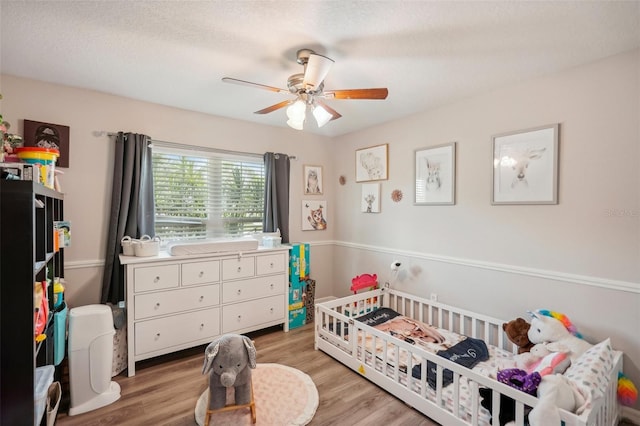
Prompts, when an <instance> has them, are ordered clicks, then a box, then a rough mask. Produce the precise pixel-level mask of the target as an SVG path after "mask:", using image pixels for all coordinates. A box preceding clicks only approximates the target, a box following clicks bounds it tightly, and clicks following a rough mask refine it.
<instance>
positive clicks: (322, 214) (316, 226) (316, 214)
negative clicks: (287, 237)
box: [302, 200, 327, 231]
mask: <svg viewBox="0 0 640 426" xmlns="http://www.w3.org/2000/svg"><path fill="white" fill-rule="evenodd" d="M326 217H327V202H326V201H316V200H302V230H303V231H323V230H325V229H327V219H326Z"/></svg>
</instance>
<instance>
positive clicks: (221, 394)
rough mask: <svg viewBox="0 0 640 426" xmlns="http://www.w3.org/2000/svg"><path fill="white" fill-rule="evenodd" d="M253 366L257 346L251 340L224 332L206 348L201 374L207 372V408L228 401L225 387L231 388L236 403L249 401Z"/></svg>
mask: <svg viewBox="0 0 640 426" xmlns="http://www.w3.org/2000/svg"><path fill="white" fill-rule="evenodd" d="M252 368H256V348H255V346H254V345H253V342H252V341H251V339H249V338H248V337H246V336H241V335H239V334H225V335H223V336H221V337H219V338H218V339H216V340H214V341H213V342H211V343H210V344H209V346H207V349H205V357H204V367H203V369H202V374H206V373H207V372H209V371H210V373H209V407H208V408H209V410H217V409H220V408H223V407H225V405H226V404H227V388H231V387H232V388H234V391H235V404H236V405H242V404H249V403H250V402H251V369H252Z"/></svg>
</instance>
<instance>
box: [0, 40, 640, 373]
mask: <svg viewBox="0 0 640 426" xmlns="http://www.w3.org/2000/svg"><path fill="white" fill-rule="evenodd" d="M639 63H640V52H638V51H635V52H632V53H628V54H623V55H618V56H615V57H612V58H609V59H606V60H603V61H600V62H598V63H594V64H590V65H587V66H583V67H579V68H576V69H572V70H569V71H566V72H563V73H560V74H555V75H551V76H548V77H546V78H541V79H537V80H535V81H530V82H524V83H522V84H518V85H515V86H512V87H507V88H503V89H501V90H498V91H495V92H492V93H487V94H484V95H481V96H476V97H474V98H470V99H464V100H460V101H458V102H456V103H452V104H450V105H447V106H443V107H442V108H439V109H435V110H430V111H426V112H424V113H422V114H418V115H415V116H412V117H408V118H406V119H403V120H398V121H395V122H391V123H386V124H382V125H380V126H377V127H375V128H371V129H368V130H365V131H362V132H358V133H354V134H350V135H347V136H343V137H339V138H335V139H333V140H331V139H327V138H323V137H319V136H314V135H310V134H307V133H303V132H297V131H294V130H289V129H280V128H272V127H266V126H260V125H257V124H250V123H246V122H241V121H235V120H229V119H224V118H220V117H212V116H208V115H203V114H198V113H193V112H188V111H183V110H178V109H174V108H168V107H163V106H158V105H152V104H148V103H143V102H138V101H133V100H129V99H124V98H120V97H115V96H110V95H106V94H101V93H96V92H91V91H86V90H80V89H73V88H68V87H62V86H56V85H51V84H45V83H40V82H36V81H32V80H26V79H22V78H16V77H12V76H2V80H1V81H0V82H1V85H2V86H1V87H0V90H1V91H2V93H3V95H4V99H3V100H2V104H1V107H2V113H3V115H4V117H5V119H6V120H8V121H9V122H11V123H13V124H14V125H17V129H19V130H21V129H22V120H23V119H32V120H37V121H45V122H51V123H58V124H66V125H69V126H70V127H71V167H70V168H69V169H66V170H65V172H66V174H65V175H64V177H63V179H62V181H63V185H64V192H65V193H66V195H65V215H66V217H67V218H68V219H70V220H71V221H72V223H73V245H72V247H71V248H70V249H68V250H67V251H66V254H65V255H66V259H65V260H66V264H67V267H66V276H67V281H68V282H69V288H68V294H67V297H68V299H69V300H70V302H71V304H72V305H73V304H76V305H82V304H86V303H96V302H97V301H98V300H99V294H100V285H101V277H102V261H103V257H104V238H105V235H106V232H107V230H106V226H107V222H106V214H107V211H108V206H109V202H110V200H109V198H110V190H111V184H110V179H111V178H110V174H111V169H112V167H113V164H112V156H113V144H112V143H111V142H109V140H108V138H107V137H99V138H96V137H94V136H93V135H92V133H93V132H94V131H96V130H106V131H118V130H123V131H133V132H139V133H146V134H149V135H151V136H152V137H153V138H156V139H160V140H167V141H174V142H182V143H190V144H197V145H209V146H214V147H217V148H223V149H231V150H238V151H246V152H257V153H262V152H265V151H277V152H286V153H288V154H290V155H296V156H297V157H298V159H297V160H295V161H293V162H292V181H291V194H292V195H291V209H290V210H291V212H290V213H291V222H290V228H291V240H292V241H309V242H311V243H312V246H311V262H312V264H311V270H312V276H313V277H314V278H315V279H316V282H317V286H318V287H317V289H316V297H318V298H319V297H325V296H329V295H336V296H340V295H345V294H347V293H348V286H349V283H350V280H351V278H353V277H354V276H356V275H358V274H361V273H365V272H367V273H378V274H379V276H380V278H381V280H383V281H384V280H386V279H388V278H389V276H388V274H389V264H390V263H391V261H392V260H394V259H400V260H401V261H402V262H403V269H402V271H401V273H400V275H399V279H398V282H397V283H396V285H397V286H399V287H400V288H402V289H406V290H410V291H412V292H415V293H418V294H422V295H425V296H428V295H429V294H430V293H437V294H438V296H439V298H440V300H442V301H444V302H447V303H451V304H456V305H460V306H462V307H465V308H469V309H473V310H476V311H481V312H485V313H487V314H490V315H493V316H496V317H502V318H505V319H511V318H515V317H517V316H523V315H525V311H526V310H528V309H535V308H548V309H553V310H557V311H561V312H564V313H566V314H567V315H569V316H570V317H571V319H572V320H573V321H574V322H575V323H576V324H577V326H578V327H579V329H580V330H581V331H582V332H583V333H584V334H585V335H586V336H587V337H589V338H590V339H591V340H592V341H596V340H598V341H599V340H602V339H604V338H606V337H612V340H613V342H614V345H615V346H616V347H618V348H619V349H621V350H624V351H625V352H626V354H627V355H626V356H625V371H626V373H627V374H628V375H629V376H630V377H631V378H632V379H633V380H634V381H635V383H636V384H640V361H638V360H640V339H639V338H638V333H637V330H638V329H640V172H639V169H640V168H639V167H638V165H639V164H640V162H639V160H640V150H639V141H640V107H639V105H638V103H639V99H640V87H639V78H640V66H639ZM423 95H424V96H428V94H423ZM390 96H393V93H391V94H390ZM344 119H348V117H347V118H344ZM549 123H560V124H561V131H560V190H559V200H560V203H559V204H558V205H550V206H549V205H540V206H492V205H490V189H491V161H492V148H491V136H492V135H494V134H497V133H501V132H505V131H511V130H518V129H526V128H530V127H534V126H538V125H543V124H549ZM451 141H455V142H457V148H458V154H457V169H458V173H457V197H456V199H457V202H456V205H454V206H429V207H427V206H413V183H412V181H413V179H414V176H413V173H414V171H413V161H414V157H413V155H414V150H415V149H417V148H424V147H428V146H433V145H438V144H442V143H446V142H451ZM382 143H388V144H389V156H390V157H389V161H390V178H389V180H387V181H383V182H382V212H381V213H379V214H363V213H360V206H359V200H360V191H361V184H356V183H355V170H354V166H355V150H356V149H358V148H363V147H368V146H373V145H378V144H382ZM303 164H315V165H322V166H323V167H324V169H323V172H324V179H325V182H324V191H325V194H324V195H322V196H316V197H313V198H315V199H323V200H327V203H328V218H327V220H328V222H329V229H328V230H327V231H315V232H302V231H301V230H300V229H301V218H300V211H301V207H300V204H301V200H302V199H303V198H304V197H303V196H302V165H303ZM340 175H344V176H346V178H347V184H346V185H344V186H340V185H338V184H337V182H338V177H339V176H340ZM393 189H401V190H402V191H403V192H404V198H403V200H402V201H401V202H400V203H394V202H392V201H391V198H390V194H391V191H392V190H393ZM310 198H311V197H310Z"/></svg>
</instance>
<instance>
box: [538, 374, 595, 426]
mask: <svg viewBox="0 0 640 426" xmlns="http://www.w3.org/2000/svg"><path fill="white" fill-rule="evenodd" d="M584 404H585V400H584V397H582V395H581V394H580V393H579V392H576V391H574V389H573V387H572V386H571V383H569V381H568V380H567V378H566V377H565V376H563V375H562V374H548V375H546V376H544V377H543V378H542V381H541V382H540V384H539V385H538V404H537V405H536V406H535V407H534V408H533V409H532V410H531V412H530V413H529V424H530V425H531V426H549V425H560V424H561V420H560V411H559V409H560V408H562V409H564V410H567V411H570V412H575V410H576V408H578V407H580V406H582V405H584Z"/></svg>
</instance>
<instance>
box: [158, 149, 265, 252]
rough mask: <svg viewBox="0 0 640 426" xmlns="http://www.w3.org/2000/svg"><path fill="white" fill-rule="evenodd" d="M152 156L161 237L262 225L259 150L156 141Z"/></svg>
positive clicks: (230, 231)
mask: <svg viewBox="0 0 640 426" xmlns="http://www.w3.org/2000/svg"><path fill="white" fill-rule="evenodd" d="M152 162H153V189H154V197H155V207H156V217H155V219H156V235H157V236H159V237H160V238H161V239H162V240H163V241H175V240H181V239H194V238H209V237H222V236H236V235H243V234H248V233H252V232H260V231H262V217H263V214H264V213H263V211H264V209H263V205H264V181H265V179H264V162H263V159H262V157H261V156H251V155H242V154H234V153H228V152H218V151H205V150H204V149H203V150H195V149H184V148H176V147H174V146H173V144H172V146H164V144H159V143H157V142H154V147H153V155H152Z"/></svg>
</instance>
